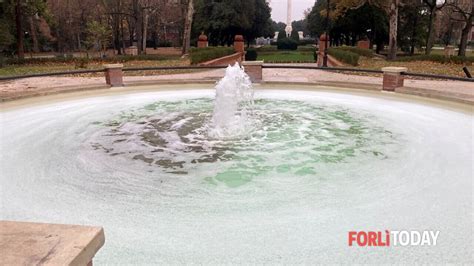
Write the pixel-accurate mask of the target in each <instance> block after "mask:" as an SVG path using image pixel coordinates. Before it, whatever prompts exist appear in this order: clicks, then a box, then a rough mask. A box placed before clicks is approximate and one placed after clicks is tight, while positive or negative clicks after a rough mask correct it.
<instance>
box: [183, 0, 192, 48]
mask: <svg viewBox="0 0 474 266" xmlns="http://www.w3.org/2000/svg"><path fill="white" fill-rule="evenodd" d="M193 16H194V0H188V8H187V11H186V19H185V21H184V34H183V50H182V54H183V55H187V54H189V49H190V48H191V29H192V26H193Z"/></svg>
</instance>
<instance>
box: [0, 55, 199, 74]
mask: <svg viewBox="0 0 474 266" xmlns="http://www.w3.org/2000/svg"><path fill="white" fill-rule="evenodd" d="M104 64H110V62H102V61H91V62H89V63H88V64H87V66H86V67H85V68H78V67H77V66H76V64H75V63H74V62H68V63H65V62H41V63H26V64H15V65H7V66H4V67H3V68H0V76H16V75H27V74H37V73H51V72H61V71H71V70H88V69H90V70H93V69H101V68H103V65H104ZM123 65H124V67H155V66H156V67H158V66H188V65H189V60H188V59H170V60H132V61H127V62H123ZM187 72H190V71H189V70H148V71H133V72H125V75H127V76H143V75H159V74H174V73H187ZM77 76H103V74H102V73H95V74H80V75H77Z"/></svg>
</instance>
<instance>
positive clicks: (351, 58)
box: [328, 48, 359, 66]
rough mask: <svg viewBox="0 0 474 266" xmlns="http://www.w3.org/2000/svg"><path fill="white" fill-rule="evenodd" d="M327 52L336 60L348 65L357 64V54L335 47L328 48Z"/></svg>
mask: <svg viewBox="0 0 474 266" xmlns="http://www.w3.org/2000/svg"><path fill="white" fill-rule="evenodd" d="M328 54H329V55H331V56H333V57H334V58H336V59H337V60H339V61H341V62H344V63H346V64H349V65H353V66H357V65H358V64H359V54H356V53H353V52H350V51H344V50H341V49H337V48H329V49H328Z"/></svg>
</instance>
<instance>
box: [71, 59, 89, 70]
mask: <svg viewBox="0 0 474 266" xmlns="http://www.w3.org/2000/svg"><path fill="white" fill-rule="evenodd" d="M87 65H89V58H87V57H81V58H77V59H76V60H75V61H74V67H75V68H87Z"/></svg>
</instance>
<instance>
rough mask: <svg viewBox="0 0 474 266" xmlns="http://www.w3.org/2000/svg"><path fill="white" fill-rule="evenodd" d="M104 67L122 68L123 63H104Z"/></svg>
mask: <svg viewBox="0 0 474 266" xmlns="http://www.w3.org/2000/svg"><path fill="white" fill-rule="evenodd" d="M104 68H105V69H117V68H123V64H107V65H104Z"/></svg>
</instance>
